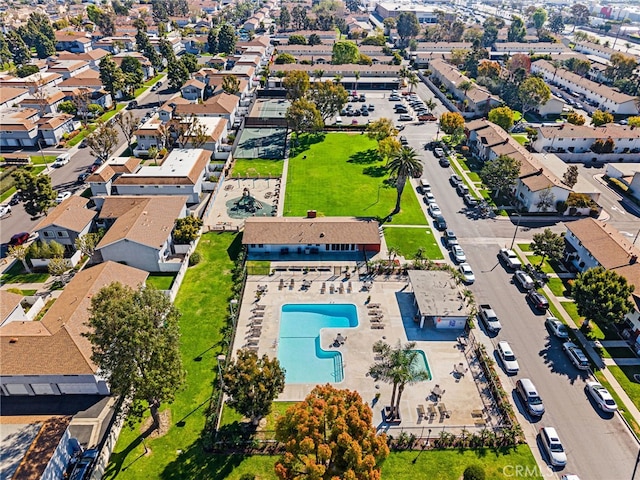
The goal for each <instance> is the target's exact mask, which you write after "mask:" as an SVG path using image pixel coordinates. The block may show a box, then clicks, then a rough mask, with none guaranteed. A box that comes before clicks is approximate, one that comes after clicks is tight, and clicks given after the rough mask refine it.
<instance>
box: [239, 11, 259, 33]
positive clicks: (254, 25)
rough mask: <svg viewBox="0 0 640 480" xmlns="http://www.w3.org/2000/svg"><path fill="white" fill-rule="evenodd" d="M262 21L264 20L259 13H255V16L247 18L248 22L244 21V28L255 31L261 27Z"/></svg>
mask: <svg viewBox="0 0 640 480" xmlns="http://www.w3.org/2000/svg"><path fill="white" fill-rule="evenodd" d="M261 23H262V20H261V19H260V18H259V17H258V16H257V15H254V16H253V17H251V18H249V19H247V21H246V22H244V25H243V26H242V28H243V29H245V30H246V31H247V32H255V31H257V30H259V29H260V24H261Z"/></svg>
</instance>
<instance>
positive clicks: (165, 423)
mask: <svg viewBox="0 0 640 480" xmlns="http://www.w3.org/2000/svg"><path fill="white" fill-rule="evenodd" d="M152 423H153V418H151V417H149V418H147V419H146V420H145V421H144V422H142V425H140V432H141V433H142V434H143V435H144V434H145V432H147V431H148V430H149V429H150V428H151V425H152ZM170 427H171V410H169V409H166V410H163V411H162V412H160V427H159V428H156V429H154V430H153V431H152V432H150V433H149V434H148V435H147V438H160V437H162V436H164V435H166V433H167V432H168V431H169V428H170Z"/></svg>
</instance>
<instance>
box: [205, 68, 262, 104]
mask: <svg viewBox="0 0 640 480" xmlns="http://www.w3.org/2000/svg"><path fill="white" fill-rule="evenodd" d="M230 74H231V72H229V71H219V70H216V69H215V68H201V69H200V70H198V71H197V72H196V73H194V74H193V77H194V79H195V80H198V81H199V82H202V83H204V84H205V86H206V88H205V92H204V96H205V97H206V98H209V97H212V96H214V95H216V94H218V93H221V92H222V91H223V90H222V82H223V81H224V77H225V76H227V75H230ZM236 78H237V79H238V81H239V82H240V84H239V86H238V93H237V95H238V96H239V97H240V99H244V98H245V97H247V96H248V95H249V90H250V87H249V79H248V78H246V77H243V76H238V75H236Z"/></svg>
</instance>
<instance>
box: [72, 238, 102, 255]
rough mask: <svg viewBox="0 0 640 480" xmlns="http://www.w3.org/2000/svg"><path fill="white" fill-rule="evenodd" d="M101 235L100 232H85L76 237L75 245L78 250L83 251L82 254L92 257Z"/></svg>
mask: <svg viewBox="0 0 640 480" xmlns="http://www.w3.org/2000/svg"><path fill="white" fill-rule="evenodd" d="M100 238H101V235H100V234H99V233H85V234H84V235H80V236H79V237H78V238H76V241H75V242H74V246H75V247H76V250H79V251H80V252H82V255H84V256H86V257H89V258H91V256H92V255H93V252H94V251H95V250H96V245H98V242H100Z"/></svg>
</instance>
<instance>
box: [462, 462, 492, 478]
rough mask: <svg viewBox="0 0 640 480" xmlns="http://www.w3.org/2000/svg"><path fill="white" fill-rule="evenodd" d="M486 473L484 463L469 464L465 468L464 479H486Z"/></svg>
mask: <svg viewBox="0 0 640 480" xmlns="http://www.w3.org/2000/svg"><path fill="white" fill-rule="evenodd" d="M485 478H486V475H485V473H484V468H483V467H482V465H477V464H476V465H469V466H468V467H467V468H465V469H464V473H463V474H462V480H484V479H485Z"/></svg>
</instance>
